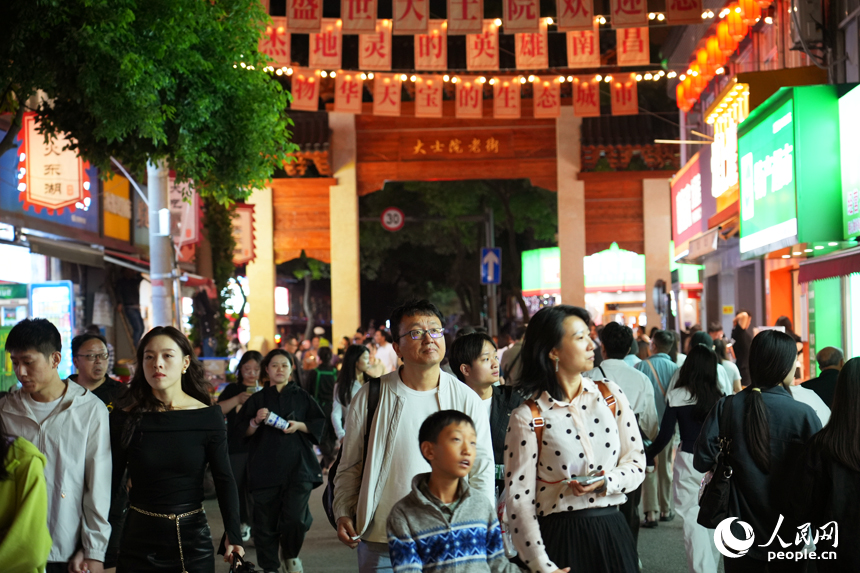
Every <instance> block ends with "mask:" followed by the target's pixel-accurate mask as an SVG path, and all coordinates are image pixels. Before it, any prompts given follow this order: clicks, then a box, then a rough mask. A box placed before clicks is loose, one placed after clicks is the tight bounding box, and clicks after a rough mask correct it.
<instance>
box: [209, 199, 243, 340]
mask: <svg viewBox="0 0 860 573" xmlns="http://www.w3.org/2000/svg"><path fill="white" fill-rule="evenodd" d="M204 205H205V208H206V218H205V221H206V232H207V233H208V235H209V244H210V246H211V248H212V275H213V281H214V282H215V290H216V291H217V292H218V298H217V300H216V301H215V303H216V304H215V311H216V312H217V313H218V316H217V318H216V320H215V340H216V341H217V343H216V346H215V352H216V356H227V352H228V350H227V344H228V341H227V329H229V328H230V320H229V319H228V318H227V297H228V296H229V294H230V293H229V292H228V291H227V281H229V280H230V278H231V277H232V276H233V275H234V272H235V270H236V267H235V266H234V265H233V251H234V250H235V249H236V241H235V239H234V238H233V216H234V215H235V211H236V210H235V208H234V207H232V206H230V207H225V206H224V205H221V204H220V203H218V202H217V201H215V200H213V199H208V200H206V201H205V203H204Z"/></svg>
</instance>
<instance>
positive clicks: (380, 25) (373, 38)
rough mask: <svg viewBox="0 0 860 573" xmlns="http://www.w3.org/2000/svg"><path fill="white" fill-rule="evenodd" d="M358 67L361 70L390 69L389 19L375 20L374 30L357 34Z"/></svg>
mask: <svg viewBox="0 0 860 573" xmlns="http://www.w3.org/2000/svg"><path fill="white" fill-rule="evenodd" d="M358 67H359V68H361V69H363V70H382V71H387V70H390V69H391V20H377V21H376V32H374V33H373V34H360V35H359V36H358Z"/></svg>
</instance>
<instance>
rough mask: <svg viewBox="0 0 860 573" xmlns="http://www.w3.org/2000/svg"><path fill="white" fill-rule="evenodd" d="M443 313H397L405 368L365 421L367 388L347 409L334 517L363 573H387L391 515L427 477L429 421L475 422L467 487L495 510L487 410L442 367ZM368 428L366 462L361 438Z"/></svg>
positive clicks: (414, 306) (419, 306)
mask: <svg viewBox="0 0 860 573" xmlns="http://www.w3.org/2000/svg"><path fill="white" fill-rule="evenodd" d="M442 320H443V316H442V313H441V312H439V309H437V308H436V306H434V305H433V304H432V303H430V302H429V301H426V300H422V301H416V302H411V303H408V304H405V305H403V306H400V307H398V308H397V309H395V311H394V312H393V313H392V317H391V327H392V332H393V334H394V338H395V342H394V350H395V351H396V352H397V356H399V357H400V358H401V359H402V360H403V366H402V367H400V369H398V370H395V371H394V372H391V373H389V374H386V375H385V376H383V377H382V380H381V384H380V389H379V404H378V406H377V407H376V412H375V415H374V416H373V418H372V419H371V420H368V419H367V401H368V385H367V384H365V386H363V387H362V388H361V390H359V391H358V393H357V394H356V395H355V397H354V398H353V400H352V402H350V405H349V412H348V414H347V419H346V436H345V437H344V441H343V451H342V453H341V461H340V466H339V467H338V471H337V475H336V476H335V477H334V480H335V481H334V484H335V490H334V503H333V510H334V514H335V518H336V519H337V526H338V527H337V533H338V538H339V539H340V540H341V541H342V542H343V543H344V544H346V545H348V546H349V547H351V548H355V547H358V568H359V571H360V572H361V573H371V572H374V573H375V572H377V571H381V572H390V571H392V568H391V561H390V559H389V557H388V543H387V541H388V534H387V532H386V521H387V520H388V514H389V513H390V511H391V508H392V507H393V506H394V504H395V503H397V502H398V501H399V500H400V499H401V498H403V497H404V496H406V495H407V494H408V493H409V492H410V491H411V484H412V478H413V477H414V476H415V475H417V474H419V473H422V472H427V471H429V468H430V466H429V464H427V461H426V460H425V459H424V458H423V457H421V452H420V449H419V448H418V447H417V446H418V430H419V428H420V427H421V424H422V423H423V422H424V420H425V419H426V418H427V416H429V415H430V414H432V413H434V412H438V411H439V410H459V411H461V412H464V413H465V414H467V415H469V416H470V417H471V418H472V419H473V420H474V421H475V430H476V434H477V444H476V446H477V455H476V457H475V463H474V465H473V467H472V468H471V471H470V472H469V476H468V478H469V485H470V486H471V488H472V489H473V490H474V491H475V492H476V493H480V494H483V495H485V496H486V497H487V499H489V500H490V501H491V502H493V503H495V493H494V491H493V488H494V485H495V482H494V479H495V477H494V476H495V474H494V462H493V449H492V443H491V439H490V427H489V421H488V418H487V414H486V408H484V405H483V404H482V403H481V400H480V398H479V397H478V395H477V394H475V393H474V392H473V391H472V390H471V389H470V388H469V387H468V386H466V385H465V384H462V383H460V382H459V381H458V380H457V379H456V378H454V377H453V376H451V375H450V374H447V373H446V372H443V371H442V370H441V368H440V367H439V364H440V363H441V362H442V358H443V357H444V356H445V338H444V336H443V335H444V329H443V328H442ZM367 424H371V426H370V436H369V440H368V448H367V449H368V451H367V455H366V456H365V455H364V435H365V430H366V427H367Z"/></svg>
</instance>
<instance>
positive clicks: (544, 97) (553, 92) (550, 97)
mask: <svg viewBox="0 0 860 573" xmlns="http://www.w3.org/2000/svg"><path fill="white" fill-rule="evenodd" d="M532 93H533V94H534V95H533V96H532V102H533V105H534V116H535V118H553V117H558V116H559V115H561V84H560V83H559V81H558V77H557V76H544V77H539V78H537V80H535V81H534V82H533V83H532Z"/></svg>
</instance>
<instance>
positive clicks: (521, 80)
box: [520, 76, 526, 84]
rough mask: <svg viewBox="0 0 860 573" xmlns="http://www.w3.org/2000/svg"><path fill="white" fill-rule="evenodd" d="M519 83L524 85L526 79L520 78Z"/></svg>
mask: <svg viewBox="0 0 860 573" xmlns="http://www.w3.org/2000/svg"><path fill="white" fill-rule="evenodd" d="M520 83H521V84H524V83H526V78H524V77H523V76H520Z"/></svg>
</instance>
